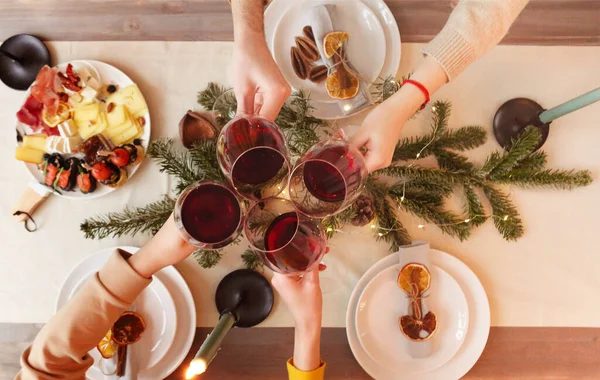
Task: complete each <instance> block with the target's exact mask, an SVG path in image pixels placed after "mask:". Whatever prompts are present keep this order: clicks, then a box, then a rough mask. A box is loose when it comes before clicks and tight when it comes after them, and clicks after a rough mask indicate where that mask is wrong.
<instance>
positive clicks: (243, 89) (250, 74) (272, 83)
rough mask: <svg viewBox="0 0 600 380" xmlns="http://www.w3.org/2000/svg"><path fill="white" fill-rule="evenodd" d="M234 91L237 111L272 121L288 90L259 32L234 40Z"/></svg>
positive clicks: (287, 85)
mask: <svg viewBox="0 0 600 380" xmlns="http://www.w3.org/2000/svg"><path fill="white" fill-rule="evenodd" d="M235 42H236V45H235V51H234V58H233V61H234V66H233V70H234V72H233V88H234V92H235V97H236V99H237V104H238V112H239V113H246V114H254V113H257V114H258V115H260V116H262V117H264V118H266V119H268V120H271V121H273V120H275V118H276V117H277V114H279V110H280V109H281V107H282V106H283V104H284V103H285V101H286V100H287V98H288V97H289V96H290V93H291V89H290V86H289V84H288V83H287V82H286V81H285V79H284V77H283V75H281V72H280V71H279V68H278V67H277V64H276V63H275V61H274V60H273V57H272V56H271V53H270V52H269V49H268V48H267V44H266V42H265V38H264V35H263V34H260V33H246V34H245V35H244V37H243V38H241V40H236V41H235Z"/></svg>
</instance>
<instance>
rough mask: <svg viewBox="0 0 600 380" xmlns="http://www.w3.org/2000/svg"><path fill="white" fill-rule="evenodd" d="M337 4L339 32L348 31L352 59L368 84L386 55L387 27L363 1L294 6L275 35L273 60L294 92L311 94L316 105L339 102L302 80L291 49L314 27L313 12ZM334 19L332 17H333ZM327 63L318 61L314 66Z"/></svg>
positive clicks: (334, 0)
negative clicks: (305, 28)
mask: <svg viewBox="0 0 600 380" xmlns="http://www.w3.org/2000/svg"><path fill="white" fill-rule="evenodd" d="M323 4H335V6H336V8H335V16H333V17H334V19H335V24H334V28H335V30H343V31H345V32H348V34H349V35H350V38H349V39H348V58H349V59H350V62H352V65H353V66H354V67H355V68H356V70H357V71H358V72H359V73H360V75H361V76H362V79H363V80H364V81H365V82H367V83H372V82H373V81H374V80H375V79H376V78H377V77H378V76H379V73H380V72H381V68H382V67H383V62H384V61H385V56H386V49H385V48H386V46H385V37H384V34H383V28H382V27H381V24H380V23H379V20H378V19H377V16H375V14H374V13H373V11H371V9H370V8H369V7H367V6H366V5H365V4H363V3H362V2H359V1H340V0H308V1H301V2H296V3H294V4H293V5H292V6H291V7H290V8H288V9H287V10H286V12H285V13H284V15H283V16H282V17H281V19H280V20H279V23H278V25H277V27H276V28H275V34H274V35H273V48H274V51H273V57H274V58H275V62H276V63H277V66H279V69H280V70H281V73H282V74H283V76H284V77H285V79H286V80H287V81H288V83H289V84H290V86H292V88H293V89H294V90H299V89H301V88H302V89H305V90H308V91H310V97H311V99H312V100H313V102H325V103H335V102H336V100H335V99H332V98H331V97H330V96H329V95H328V94H327V90H326V89H325V84H324V83H319V84H316V83H312V82H311V81H309V80H302V79H300V78H298V76H297V75H296V74H295V73H294V69H293V67H292V61H291V56H290V48H291V47H292V46H296V42H295V38H296V36H302V35H303V34H302V28H303V27H304V26H305V25H310V24H311V10H312V8H313V7H315V6H317V5H323ZM333 17H332V18H333ZM321 64H323V61H322V60H320V59H319V60H318V61H317V62H315V63H314V65H321Z"/></svg>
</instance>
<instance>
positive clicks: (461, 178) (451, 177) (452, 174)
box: [375, 166, 484, 185]
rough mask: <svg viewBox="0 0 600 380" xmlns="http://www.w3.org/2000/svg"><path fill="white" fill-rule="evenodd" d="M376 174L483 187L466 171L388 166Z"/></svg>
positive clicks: (480, 180) (481, 182)
mask: <svg viewBox="0 0 600 380" xmlns="http://www.w3.org/2000/svg"><path fill="white" fill-rule="evenodd" d="M375 173H378V174H385V175H389V176H391V177H401V178H405V179H408V180H413V179H418V180H421V181H434V182H445V183H447V184H449V185H454V184H457V183H464V182H471V183H473V184H475V185H483V184H484V182H483V180H482V179H480V178H478V177H476V176H475V175H474V173H473V172H470V171H467V170H456V171H451V170H443V169H432V168H423V167H419V166H412V167H408V166H388V167H387V168H385V169H381V170H378V171H376V172H375Z"/></svg>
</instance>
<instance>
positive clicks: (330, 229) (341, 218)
mask: <svg viewBox="0 0 600 380" xmlns="http://www.w3.org/2000/svg"><path fill="white" fill-rule="evenodd" d="M355 215H356V212H355V211H354V207H352V206H350V207H348V208H347V209H345V210H344V211H342V212H340V213H339V214H336V215H332V216H328V217H327V218H324V219H323V220H321V226H322V227H323V230H325V234H326V235H327V239H331V238H332V237H333V235H335V233H336V232H337V230H339V229H341V228H342V227H343V226H344V225H345V224H347V223H349V222H350V221H351V220H352V218H354V216H355Z"/></svg>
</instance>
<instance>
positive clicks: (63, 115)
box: [42, 102, 71, 127]
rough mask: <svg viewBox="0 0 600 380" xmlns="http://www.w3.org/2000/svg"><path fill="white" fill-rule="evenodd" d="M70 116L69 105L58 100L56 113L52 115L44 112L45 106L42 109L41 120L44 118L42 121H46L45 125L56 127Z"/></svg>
mask: <svg viewBox="0 0 600 380" xmlns="http://www.w3.org/2000/svg"><path fill="white" fill-rule="evenodd" d="M70 117H71V106H69V105H68V104H67V103H63V102H60V103H59V104H58V108H57V110H56V114H54V115H49V114H48V112H46V108H44V109H43V110H42V120H44V123H46V125H47V126H49V127H56V126H57V125H59V124H60V123H62V122H63V121H66V120H68V119H69V118H70Z"/></svg>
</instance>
